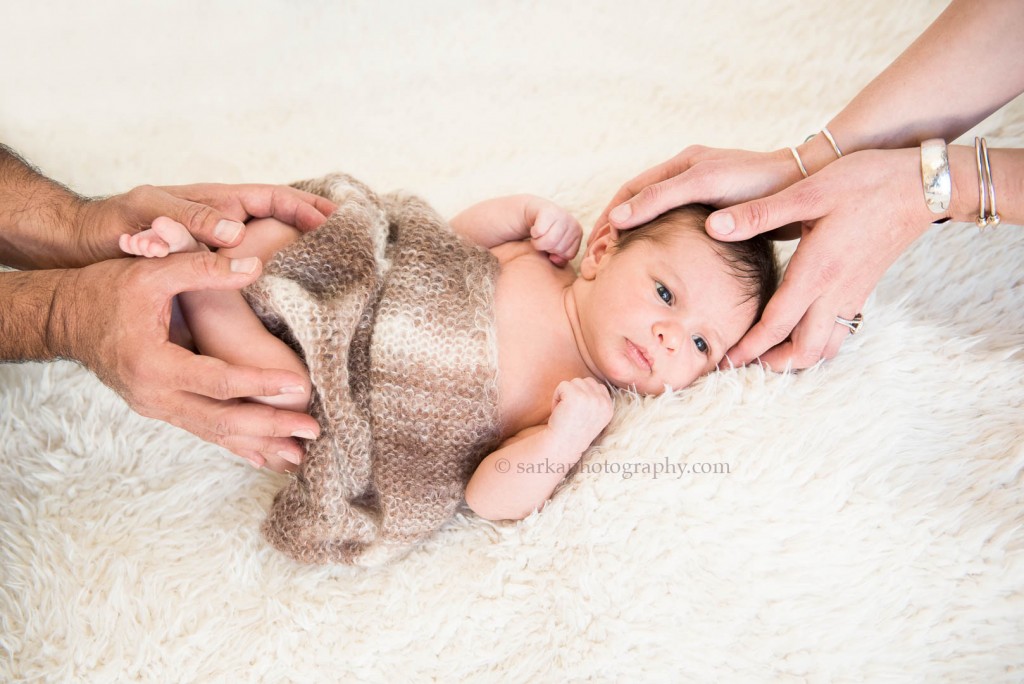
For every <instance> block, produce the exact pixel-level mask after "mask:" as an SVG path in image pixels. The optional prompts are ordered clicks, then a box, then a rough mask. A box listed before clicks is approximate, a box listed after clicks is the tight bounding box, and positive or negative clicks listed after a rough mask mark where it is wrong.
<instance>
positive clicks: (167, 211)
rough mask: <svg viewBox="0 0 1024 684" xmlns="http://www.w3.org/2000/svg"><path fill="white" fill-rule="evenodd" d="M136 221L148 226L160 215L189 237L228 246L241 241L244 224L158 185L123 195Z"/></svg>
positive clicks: (216, 245) (219, 245)
mask: <svg viewBox="0 0 1024 684" xmlns="http://www.w3.org/2000/svg"><path fill="white" fill-rule="evenodd" d="M127 200H128V203H129V206H130V207H131V208H132V210H133V211H134V212H135V213H136V214H137V215H136V217H135V218H136V220H137V221H138V222H140V223H142V224H143V225H150V224H152V223H153V221H154V220H156V219H157V218H159V217H160V216H167V217H169V218H171V219H174V220H175V221H177V222H178V223H180V224H182V225H183V226H185V227H186V228H187V229H188V232H189V233H191V234H192V237H194V238H195V239H197V240H199V241H200V242H202V243H205V244H207V245H210V246H212V247H231V246H233V245H237V244H238V243H239V242H241V240H242V234H243V233H244V232H245V225H244V224H242V223H241V222H240V221H237V220H235V219H233V218H232V217H230V216H228V215H227V214H225V213H224V212H222V211H220V210H218V209H215V208H213V207H211V206H208V205H207V204H203V203H200V202H193V201H192V200H189V199H183V198H181V197H176V196H175V195H172V194H170V193H168V192H166V191H165V190H163V189H161V188H155V187H153V186H150V185H143V186H140V187H137V188H135V189H133V190H131V191H130V192H129V193H128V195H127Z"/></svg>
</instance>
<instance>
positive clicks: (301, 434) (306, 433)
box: [292, 429, 316, 439]
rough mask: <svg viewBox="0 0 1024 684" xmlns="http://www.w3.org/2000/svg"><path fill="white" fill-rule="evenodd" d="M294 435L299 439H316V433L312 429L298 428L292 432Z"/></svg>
mask: <svg viewBox="0 0 1024 684" xmlns="http://www.w3.org/2000/svg"><path fill="white" fill-rule="evenodd" d="M292 437H298V438H299V439H316V435H314V434H313V431H312V430H306V429H302V430H296V431H295V432H293V433H292Z"/></svg>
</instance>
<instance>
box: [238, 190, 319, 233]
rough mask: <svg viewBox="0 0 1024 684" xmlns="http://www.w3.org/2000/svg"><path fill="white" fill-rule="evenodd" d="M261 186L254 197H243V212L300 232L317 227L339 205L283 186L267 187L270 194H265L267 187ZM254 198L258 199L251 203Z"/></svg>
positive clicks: (309, 193)
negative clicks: (291, 227) (288, 226)
mask: <svg viewBox="0 0 1024 684" xmlns="http://www.w3.org/2000/svg"><path fill="white" fill-rule="evenodd" d="M260 189H261V190H262V191H263V193H261V194H257V195H256V196H255V197H254V196H252V195H248V194H247V195H245V196H244V198H245V203H244V206H245V210H246V212H247V213H249V215H251V216H254V217H256V218H271V217H272V218H276V219H277V220H278V221H282V222H284V223H287V224H288V225H290V226H294V227H295V228H297V229H299V230H300V231H302V232H308V231H310V230H313V229H315V228H319V227H320V226H321V225H323V222H324V221H326V220H327V217H328V216H330V215H331V214H332V213H333V212H334V210H335V209H337V208H338V205H336V204H335V203H334V202H332V201H330V200H329V199H326V198H324V197H321V196H320V195H314V194H313V193H311V192H305V191H302V190H298V189H296V188H292V187H288V186H284V185H276V186H269V191H270V192H269V196H268V195H266V190H267V187H266V186H262V187H261V188H260ZM253 200H259V201H257V202H256V203H255V204H254V203H253Z"/></svg>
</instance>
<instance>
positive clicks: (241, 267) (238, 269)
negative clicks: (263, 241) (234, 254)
mask: <svg viewBox="0 0 1024 684" xmlns="http://www.w3.org/2000/svg"><path fill="white" fill-rule="evenodd" d="M259 263H260V260H259V259H257V258H256V257H248V258H246V259H232V260H231V270H232V271H234V272H235V273H252V272H253V271H255V270H256V266H258V265H259Z"/></svg>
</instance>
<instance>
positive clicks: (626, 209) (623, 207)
mask: <svg viewBox="0 0 1024 684" xmlns="http://www.w3.org/2000/svg"><path fill="white" fill-rule="evenodd" d="M632 213H633V207H631V206H629V205H628V204H620V205H619V206H617V207H615V208H614V209H612V212H611V213H610V214H608V218H610V219H611V220H612V221H615V222H616V223H622V222H623V221H625V220H626V219H628V218H629V217H630V215H631V214H632Z"/></svg>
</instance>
